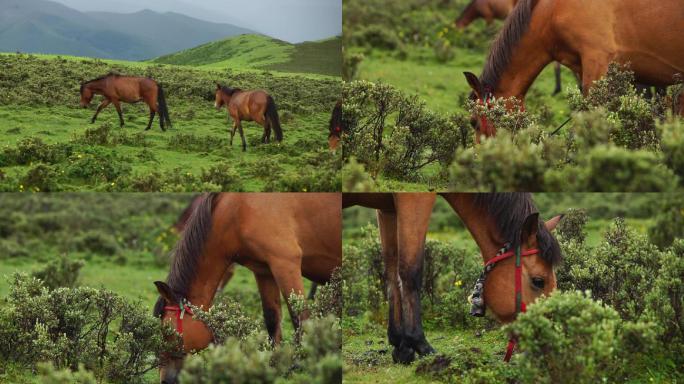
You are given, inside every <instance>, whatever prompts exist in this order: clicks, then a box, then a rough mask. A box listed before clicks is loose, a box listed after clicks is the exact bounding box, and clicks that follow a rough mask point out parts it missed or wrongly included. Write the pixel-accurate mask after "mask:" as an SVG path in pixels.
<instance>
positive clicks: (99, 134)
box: [78, 122, 112, 145]
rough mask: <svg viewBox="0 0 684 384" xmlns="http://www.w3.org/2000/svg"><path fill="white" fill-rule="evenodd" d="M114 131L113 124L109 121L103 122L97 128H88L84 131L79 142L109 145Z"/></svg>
mask: <svg viewBox="0 0 684 384" xmlns="http://www.w3.org/2000/svg"><path fill="white" fill-rule="evenodd" d="M111 133H112V124H110V123H109V122H107V123H104V124H101V125H100V126H99V127H97V128H88V129H86V130H85V132H83V136H82V137H80V138H79V140H78V141H79V142H80V143H82V144H86V145H107V144H110V142H111V139H110V135H111Z"/></svg>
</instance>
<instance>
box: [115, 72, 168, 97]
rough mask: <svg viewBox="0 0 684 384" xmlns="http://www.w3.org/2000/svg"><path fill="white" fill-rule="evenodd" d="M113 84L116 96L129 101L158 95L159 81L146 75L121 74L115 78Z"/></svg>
mask: <svg viewBox="0 0 684 384" xmlns="http://www.w3.org/2000/svg"><path fill="white" fill-rule="evenodd" d="M113 84H114V91H115V93H116V97H117V98H118V99H119V100H121V101H125V102H128V103H134V102H137V101H140V100H143V99H146V98H149V97H156V95H157V82H155V81H154V80H152V79H149V78H146V77H133V76H130V77H129V76H120V77H117V78H115V79H113Z"/></svg>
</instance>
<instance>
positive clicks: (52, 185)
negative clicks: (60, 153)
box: [19, 164, 62, 192]
mask: <svg viewBox="0 0 684 384" xmlns="http://www.w3.org/2000/svg"><path fill="white" fill-rule="evenodd" d="M61 179H62V175H61V173H59V171H58V170H57V169H56V168H55V167H53V166H51V165H47V164H38V165H36V166H34V167H32V168H30V169H29V170H28V172H26V175H25V176H24V177H23V178H22V179H21V185H20V187H19V189H20V190H21V191H22V192H23V191H24V190H28V191H34V192H55V191H59V190H61V188H62V187H61V185H60V181H61Z"/></svg>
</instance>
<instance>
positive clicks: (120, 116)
mask: <svg viewBox="0 0 684 384" xmlns="http://www.w3.org/2000/svg"><path fill="white" fill-rule="evenodd" d="M112 103H114V107H116V112H117V113H118V114H119V123H120V126H121V127H123V126H124V118H123V112H121V102H119V100H113V101H112Z"/></svg>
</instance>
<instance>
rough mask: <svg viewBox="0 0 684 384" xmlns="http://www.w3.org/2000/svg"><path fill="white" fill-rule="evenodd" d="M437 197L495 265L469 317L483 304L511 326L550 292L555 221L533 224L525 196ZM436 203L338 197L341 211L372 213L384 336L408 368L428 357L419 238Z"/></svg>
mask: <svg viewBox="0 0 684 384" xmlns="http://www.w3.org/2000/svg"><path fill="white" fill-rule="evenodd" d="M440 196H441V197H442V198H444V199H445V200H446V201H447V202H448V203H449V205H450V206H451V207H452V208H453V209H454V211H456V213H457V214H458V216H459V217H460V218H461V221H462V222H463V223H464V224H465V226H466V228H467V229H468V231H469V232H470V234H471V236H472V237H473V239H474V240H475V242H476V243H477V245H478V247H479V249H480V252H481V254H482V258H483V260H484V262H485V263H486V264H487V263H489V264H487V265H492V264H493V263H496V264H497V265H496V268H493V267H488V268H487V269H485V272H484V273H483V275H482V276H481V278H480V280H478V284H479V291H478V290H477V289H476V291H477V292H474V295H473V296H477V297H479V300H480V302H479V303H476V302H475V301H473V307H472V309H471V314H472V315H476V316H482V315H484V305H485V304H486V307H487V308H489V310H490V311H491V313H492V314H493V316H494V317H495V318H496V319H497V320H499V321H500V322H503V323H507V322H511V321H513V320H514V319H515V318H516V316H517V313H518V312H524V311H525V305H526V304H525V303H532V302H534V301H535V300H536V299H537V298H539V297H540V296H542V295H549V294H550V293H551V292H552V291H553V290H554V289H555V288H556V276H555V273H554V269H553V267H554V266H555V265H557V264H558V263H559V262H560V261H561V251H560V247H559V245H558V242H557V241H556V239H555V238H554V237H553V235H552V234H551V231H553V229H554V228H555V227H556V225H557V224H558V222H559V221H560V220H561V216H556V217H554V218H552V219H550V220H549V221H547V222H546V223H544V222H542V221H540V220H539V213H538V211H537V209H536V208H535V206H534V202H533V201H532V196H531V195H530V194H528V193H504V194H468V193H444V194H440ZM436 199H437V195H436V194H434V193H394V194H390V193H376V194H343V198H342V207H343V208H347V207H350V206H355V205H359V206H363V207H367V208H373V209H376V211H377V217H378V227H379V232H380V241H381V245H382V257H383V259H384V263H385V281H386V286H387V298H388V301H389V317H388V319H389V320H388V326H387V336H388V339H389V342H390V344H392V346H393V347H394V348H393V352H392V357H393V359H394V361H395V362H398V363H403V364H408V363H410V362H411V361H413V360H414V357H415V353H416V352H417V353H418V354H419V355H421V356H423V355H427V354H431V353H434V352H435V350H434V349H433V348H432V346H431V345H430V344H429V343H428V341H427V339H426V338H425V334H424V332H423V328H422V322H421V305H420V289H421V276H422V269H423V258H424V247H425V236H426V234H427V230H428V223H429V221H430V215H431V213H432V208H433V205H434V203H435V201H436ZM504 250H505V252H503V253H502V251H504ZM513 250H515V253H516V254H517V255H523V256H525V257H522V258H521V259H522V260H520V267H519V268H516V263H513V258H512V257H509V256H511V252H513ZM514 275H515V278H514ZM476 286H477V284H476ZM475 293H478V295H475ZM482 301H484V302H482ZM476 304H477V305H476Z"/></svg>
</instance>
